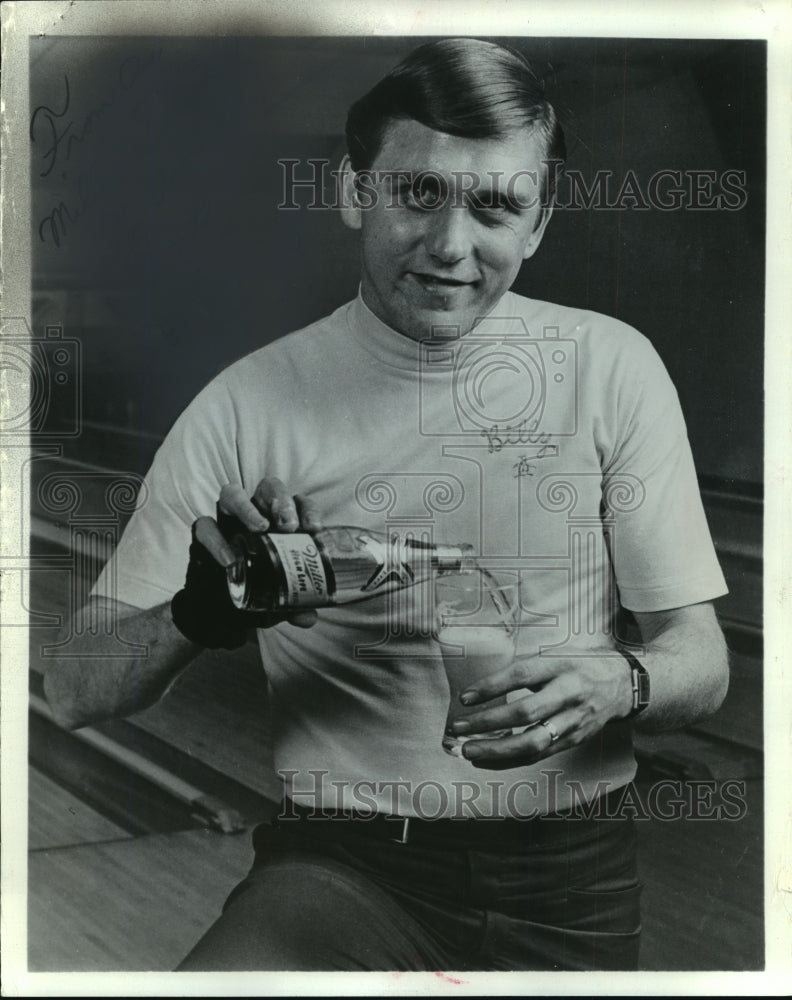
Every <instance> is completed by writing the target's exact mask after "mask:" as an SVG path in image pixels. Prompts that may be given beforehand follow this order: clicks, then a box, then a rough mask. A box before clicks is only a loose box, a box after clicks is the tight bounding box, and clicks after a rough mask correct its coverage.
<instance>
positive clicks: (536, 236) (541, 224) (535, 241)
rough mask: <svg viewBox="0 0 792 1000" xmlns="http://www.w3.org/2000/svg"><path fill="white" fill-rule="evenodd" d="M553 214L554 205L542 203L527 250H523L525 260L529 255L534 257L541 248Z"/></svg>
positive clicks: (526, 245)
mask: <svg viewBox="0 0 792 1000" xmlns="http://www.w3.org/2000/svg"><path fill="white" fill-rule="evenodd" d="M552 214H553V206H552V205H542V207H541V209H540V210H539V217H538V218H537V220H536V225H535V226H534V230H533V232H532V233H531V235H530V236H529V237H528V242H527V243H526V244H525V250H524V252H523V260H528V258H529V257H533V255H534V254H535V253H536V251H537V250H538V249H539V244H540V243H541V242H542V237H543V236H544V233H545V229H547V224H548V222H549V221H550V216H551V215H552Z"/></svg>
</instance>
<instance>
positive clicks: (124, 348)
mask: <svg viewBox="0 0 792 1000" xmlns="http://www.w3.org/2000/svg"><path fill="white" fill-rule="evenodd" d="M419 41H420V39H416V38H412V37H411V38H406V39H405V38H394V37H388V38H374V39H372V38H363V37H360V38H326V37H325V38H201V39H199V38H159V39H157V38H143V39H134V38H38V39H37V38H34V39H31V59H30V65H31V111H32V112H34V110H35V109H36V108H37V107H40V106H44V107H45V108H48V109H50V110H51V111H53V112H57V113H58V114H59V117H58V118H57V119H55V118H54V116H51V115H49V116H48V114H47V112H46V110H45V111H42V112H40V113H39V115H38V118H37V119H36V121H35V123H34V127H33V128H32V129H31V138H32V140H33V141H32V144H31V150H32V161H31V179H32V210H33V211H32V219H33V237H32V245H33V317H34V327H35V331H34V332H35V333H36V334H37V335H41V334H42V333H43V330H44V328H45V326H46V325H47V324H62V325H63V327H64V335H65V336H72V337H77V338H79V339H80V341H81V343H82V370H83V376H84V378H83V428H84V433H83V435H82V436H81V437H80V438H79V439H77V440H75V441H72V442H71V443H69V444H67V451H68V453H70V454H72V455H79V454H80V453H81V450H82V451H84V450H85V449H90V447H91V443H90V442H91V430H92V428H93V429H94V430H96V429H97V428H107V427H113V428H118V429H122V430H123V429H125V430H133V431H138V432H143V433H142V434H141V435H140V437H139V440H140V442H141V444H140V448H139V462H137V461H135V465H136V466H138V465H139V467H138V468H136V471H144V469H145V466H146V465H147V464H148V461H149V459H150V455H151V449H152V447H153V446H154V444H155V443H156V440H157V438H158V437H160V436H161V435H162V434H164V433H165V432H166V431H167V429H168V427H169V426H170V425H171V423H172V422H173V420H174V418H175V417H176V416H177V415H178V413H179V412H180V411H181V409H183V407H184V406H185V405H186V404H187V403H188V402H189V400H190V399H191V398H192V397H193V396H194V395H195V393H196V391H197V390H198V389H199V388H200V387H201V386H202V385H204V384H205V383H206V382H207V381H208V380H209V379H210V378H211V377H212V376H213V375H214V374H215V373H216V372H217V371H218V370H219V369H220V368H222V367H224V366H225V365H226V364H227V363H228V362H229V361H231V360H233V359H235V358H238V357H240V356H241V355H243V354H245V353H247V352H249V351H251V350H253V349H255V348H257V347H259V346H260V345H262V344H264V343H266V342H268V341H270V340H272V339H274V338H276V337H278V336H280V335H282V334H284V333H285V332H287V331H289V330H291V329H295V328H297V327H300V326H302V325H305V324H306V323H308V322H310V321H312V320H314V319H316V318H318V317H319V316H321V315H324V314H326V313H327V312H329V311H331V310H332V309H333V308H335V307H336V306H337V305H339V304H340V303H342V302H343V301H345V300H346V299H348V298H350V297H352V296H353V295H354V294H355V292H356V289H357V281H358V269H357V249H356V235H355V234H354V233H351V232H349V231H348V230H346V229H345V228H344V227H343V226H342V223H341V220H340V218H339V217H338V213H337V212H333V211H309V210H307V209H306V208H303V209H302V210H298V211H291V212H287V211H283V210H278V208H277V205H278V203H279V201H280V200H281V191H282V187H283V182H282V178H283V171H282V168H281V167H280V166H279V165H278V160H279V159H282V158H295V159H300V160H307V158H309V157H312V158H322V157H327V158H329V159H331V160H332V161H333V162H332V166H333V167H335V166H336V165H337V163H338V160H339V159H340V156H341V155H342V153H343V141H342V135H343V126H344V119H345V114H346V108H347V107H348V105H349V104H350V102H351V101H352V100H354V99H355V98H356V97H357V96H359V95H360V94H361V93H362V92H364V91H365V90H366V89H368V87H369V86H371V85H372V84H373V83H374V82H375V81H376V80H377V79H378V78H379V77H380V76H381V75H382V74H383V73H384V72H386V71H387V69H388V68H390V67H391V66H392V65H393V64H394V63H395V62H397V61H398V59H399V58H401V56H403V55H404V54H405V53H406V52H407V51H409V50H410V49H412V48H413V47H414V46H415V45H416V44H417V43H418V42H419ZM506 41H508V43H509V44H511V45H513V46H515V47H519V48H521V49H523V50H524V51H525V52H526V53H527V54H528V55H529V57H530V58H531V60H532V62H533V63H534V65H535V67H536V69H537V71H538V72H539V73H540V74H541V75H543V76H544V77H545V79H546V85H547V92H548V95H549V96H550V98H551V99H552V100H553V101H554V103H555V104H556V107H557V108H558V110H559V112H560V114H561V117H562V119H563V121H564V123H565V126H566V131H567V140H568V146H569V158H568V165H569V166H570V167H573V168H576V169H578V170H580V171H581V172H582V173H583V175H584V177H585V178H586V179H587V181H588V182H589V183H590V182H591V180H592V179H593V177H594V174H595V171H597V170H610V171H612V172H613V190H614V191H617V190H618V186H619V183H620V181H621V179H622V178H623V176H624V174H625V172H626V171H627V170H628V169H632V170H633V171H635V173H636V175H637V176H638V178H639V180H640V181H641V182H642V185H643V187H644V189H645V186H646V184H647V182H648V180H649V178H650V177H651V176H652V174H653V173H654V172H656V171H658V170H661V169H677V170H681V171H688V170H713V171H716V172H717V173H718V175H720V174H721V173H722V172H723V171H724V170H727V169H733V170H745V171H746V172H747V189H748V197H747V203H746V205H745V207H744V208H742V209H741V210H739V211H732V212H726V211H697V212H696V211H684V210H678V211H670V212H663V211H660V210H658V209H655V208H652V209H649V210H635V209H627V210H625V211H606V210H594V211H562V212H557V213H556V216H555V218H554V219H553V221H552V223H551V226H550V228H549V230H548V232H547V234H546V236H545V239H544V243H543V245H542V247H541V248H540V251H539V252H538V254H537V255H536V256H535V257H534V258H533V259H532V260H531V261H530V262H529V263H528V264H527V265H526V266H525V267H524V269H523V272H522V274H521V275H520V277H519V279H518V281H517V283H516V285H515V290H516V291H518V292H520V293H522V294H527V295H532V296H534V297H537V298H544V299H550V300H553V301H557V302H560V303H564V304H569V305H575V306H583V307H588V308H591V309H594V310H597V311H600V312H605V313H609V314H611V315H615V316H618V317H619V318H620V319H623V320H625V321H626V322H628V323H630V324H632V325H634V326H636V327H637V328H638V329H640V330H641V331H642V332H643V333H645V334H646V335H647V336H648V337H649V338H650V339H651V340H652V342H653V343H654V344H655V346H656V347H657V349H658V350H659V352H660V354H661V356H662V357H663V359H664V361H665V363H666V365H667V366H668V368H669V370H670V373H671V376H672V378H673V380H674V382H675V383H676V385H677V387H678V390H679V394H680V397H681V400H682V405H683V409H684V412H685V415H686V418H687V421H688V426H689V432H690V437H691V441H692V444H693V450H694V455H695V458H696V461H697V465H698V469H699V473H700V474H701V475H702V476H704V477H706V478H709V477H717V478H718V479H721V480H728V481H731V482H733V483H734V482H736V483H740V484H746V485H749V486H750V487H751V488H755V487H756V486H757V485H758V484H759V483H761V481H762V389H761V386H762V369H763V314H764V159H763V158H764V149H765V44H764V42H755V41H711V40H709V41H690V42H688V41H678V40H639V39H628V40H618V39H616V40H614V39H537V40H524V39H514V38H511V39H508V40H506ZM65 78H66V79H68V87H69V101H68V107H66V104H65ZM48 120H49V121H54V123H55V127H56V129H57V130H58V133H59V134H60V133H61V132H64V130H67V129H68V130H67V131H65V134H64V138H63V139H62V140H61V141H60V142H59V143H58V145H57V148H56V149H55V150H53V148H52V146H53V144H52V132H51V129H50V126H49V124H48ZM308 169H309V168H308V167H307V165H305V166H303V167H301V168H298V170H301V171H302V173H301V176H305V175H306V174H307V172H308ZM42 175H45V176H42ZM309 197H310V196H309V195H307V194H299V193H298V196H297V198H298V201H302V203H303V205H306V204H307V203H308V201H309ZM54 209H55V210H56V216H55V217H54V221H55V229H56V232H54V231H53V225H52V220H53V216H52V212H53V210H54ZM42 237H43V238H42ZM56 243H59V245H56ZM148 435H151V437H150V438H149V436H148ZM146 441H148V442H149V444H145V443H144V442H146Z"/></svg>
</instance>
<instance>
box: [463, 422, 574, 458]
mask: <svg viewBox="0 0 792 1000" xmlns="http://www.w3.org/2000/svg"><path fill="white" fill-rule="evenodd" d="M481 436H482V437H484V438H486V439H487V451H488V452H489V453H490V454H492V453H493V452H499V451H502V450H503V449H504V448H505V447H508V446H513V445H527V444H530V445H534V446H535V447H537V448H538V451H537V453H536V454H535V455H532V456H531V457H532V458H534V459H537V458H549V457H551V456H553V455H556V454H557V453H558V448H557V446H556V445H554V444H552V438H553V435H552V434H548V433H547V432H546V431H540V430H539V421H538V420H534V421H533V422H532V423H530V424H529V423H528V421H527V420H523V421H521V422H520V423H519V424H516V425H515V426H514V427H508V426H507V427H499V426H498V424H493V425H492V426H491V427H490V428H488V429H486V430H483V431H482V432H481Z"/></svg>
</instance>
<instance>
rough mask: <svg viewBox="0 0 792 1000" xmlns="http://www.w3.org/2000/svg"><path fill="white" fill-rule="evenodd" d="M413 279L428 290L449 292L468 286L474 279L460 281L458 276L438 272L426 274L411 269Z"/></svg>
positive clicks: (472, 283)
mask: <svg viewBox="0 0 792 1000" xmlns="http://www.w3.org/2000/svg"><path fill="white" fill-rule="evenodd" d="M410 274H411V275H412V277H413V278H415V280H416V281H417V282H418V283H419V284H420V285H422V286H423V287H424V288H426V289H427V290H428V291H443V292H449V291H452V290H453V289H455V288H468V287H469V286H471V285H474V284H475V282H474V281H462V280H460V279H459V278H449V277H445V276H442V275H439V274H427V273H423V272H420V271H411V272H410Z"/></svg>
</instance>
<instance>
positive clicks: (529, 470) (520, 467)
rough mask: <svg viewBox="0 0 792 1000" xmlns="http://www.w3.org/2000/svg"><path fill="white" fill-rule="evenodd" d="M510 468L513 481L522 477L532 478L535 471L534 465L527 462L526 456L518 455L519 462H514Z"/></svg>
mask: <svg viewBox="0 0 792 1000" xmlns="http://www.w3.org/2000/svg"><path fill="white" fill-rule="evenodd" d="M512 468H513V469H514V478H515V479H522V478H523V476H532V475H533V474H534V470H535V466H534V464H533V463H532V462H530V461H529V460H528V456H527V455H520V460H519V462H515V463H514V465H513V466H512Z"/></svg>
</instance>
